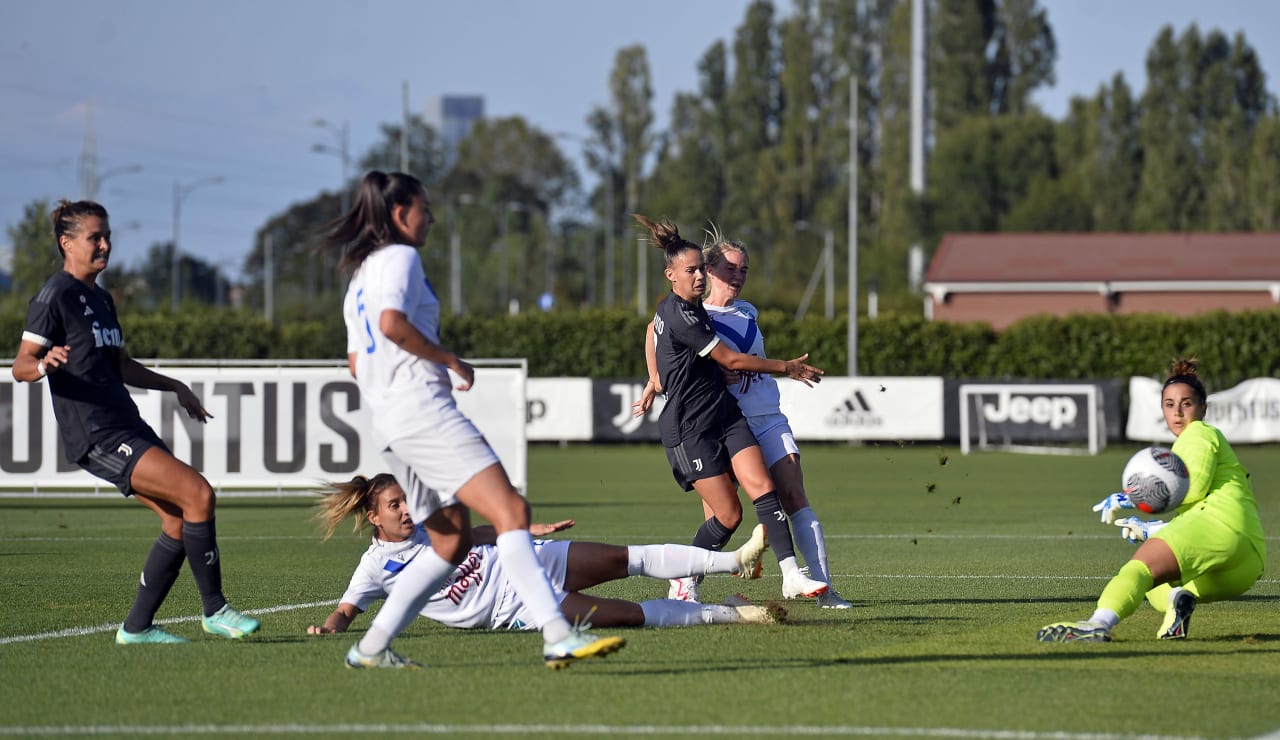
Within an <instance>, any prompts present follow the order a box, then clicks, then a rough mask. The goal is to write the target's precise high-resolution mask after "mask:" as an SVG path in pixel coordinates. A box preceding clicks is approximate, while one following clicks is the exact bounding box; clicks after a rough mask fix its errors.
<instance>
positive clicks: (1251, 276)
mask: <svg viewBox="0 0 1280 740" xmlns="http://www.w3.org/2000/svg"><path fill="white" fill-rule="evenodd" d="M1148 281H1151V282H1170V281H1173V282H1180V281H1197V282H1199V281H1206V282H1220V281H1228V282H1229V281H1250V282H1257V281H1280V233H1261V234H1248V233H1232V234H1214V233H1190V234H1139V233H1105V234H1095V233H1072V234H1061V233H1043V234H1039V233H1023V234H1006V233H1001V234H982V233H959V234H947V235H946V236H944V237H943V238H942V242H941V243H940V244H939V245H938V251H937V253H936V254H934V257H933V260H932V261H931V262H930V263H929V270H928V272H927V274H926V275H925V282H926V283H932V284H935V285H937V284H954V283H1001V282H1009V283H1023V284H1025V283H1042V282H1046V283H1047V282H1052V283H1076V282H1109V283H1110V282H1148Z"/></svg>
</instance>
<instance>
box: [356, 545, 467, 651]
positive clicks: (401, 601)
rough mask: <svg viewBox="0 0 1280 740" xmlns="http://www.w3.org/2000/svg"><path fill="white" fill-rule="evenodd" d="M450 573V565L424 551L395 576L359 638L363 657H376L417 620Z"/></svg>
mask: <svg viewBox="0 0 1280 740" xmlns="http://www.w3.org/2000/svg"><path fill="white" fill-rule="evenodd" d="M453 571H454V565H453V564H452V563H450V562H449V561H448V560H445V559H444V558H442V557H440V556H439V555H437V554H436V551H435V550H432V549H431V548H429V547H428V548H423V550H422V551H421V552H419V553H418V554H417V555H416V556H415V557H414V558H413V560H410V561H409V564H408V565H406V566H405V567H404V570H402V571H400V575H398V576H396V580H395V583H394V584H393V585H392V587H391V593H390V594H388V595H387V600H386V603H384V604H383V605H382V608H381V609H379V610H378V613H377V615H376V616H374V618H373V623H372V624H370V625H369V631H367V632H365V633H364V637H361V638H360V644H359V647H358V648H357V649H358V650H359V651H360V652H362V653H364V654H365V655H377V654H378V653H381V652H382V651H383V650H386V649H387V648H388V647H390V646H391V641H392V640H394V639H395V637H396V635H398V634H400V633H401V632H403V631H404V628H405V627H408V626H409V623H410V622H412V621H413V620H414V619H416V618H417V616H418V613H419V612H421V611H422V608H423V607H425V606H426V605H427V602H428V601H430V600H431V597H432V596H433V595H434V594H435V592H436V591H439V590H440V587H441V586H443V585H444V583H445V581H447V580H449V576H451V575H453Z"/></svg>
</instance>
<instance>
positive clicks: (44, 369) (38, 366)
mask: <svg viewBox="0 0 1280 740" xmlns="http://www.w3.org/2000/svg"><path fill="white" fill-rule="evenodd" d="M36 372H38V373H40V377H44V376H45V375H48V374H49V369H48V368H47V367H45V364H44V360H41V361H39V362H37V363H36Z"/></svg>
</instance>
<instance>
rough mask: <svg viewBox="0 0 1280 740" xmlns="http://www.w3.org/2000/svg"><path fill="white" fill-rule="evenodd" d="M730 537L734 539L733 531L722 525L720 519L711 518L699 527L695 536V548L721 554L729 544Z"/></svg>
mask: <svg viewBox="0 0 1280 740" xmlns="http://www.w3.org/2000/svg"><path fill="white" fill-rule="evenodd" d="M730 537H733V530H732V529H729V528H728V527H726V526H724V525H723V524H721V523H720V520H719V519H716V518H715V517H711V518H710V519H708V520H706V521H705V522H703V523H702V526H701V527H698V533H697V534H695V535H694V536H693V546H694V547H701V548H702V549H704V550H715V551H716V552H720V551H721V550H723V549H724V546H725V545H727V544H729V538H730Z"/></svg>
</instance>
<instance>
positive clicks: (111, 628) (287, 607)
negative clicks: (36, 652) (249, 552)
mask: <svg viewBox="0 0 1280 740" xmlns="http://www.w3.org/2000/svg"><path fill="white" fill-rule="evenodd" d="M337 603H338V600H337V599H329V600H328V601H312V602H310V603H307V604H284V605H282V606H269V607H266V608H265V609H245V610H244V613H245V614H271V613H273V612H290V611H294V610H297V609H310V608H311V607H315V606H334V605H335V604H337ZM198 621H200V618H199V617H169V618H168V619H157V620H156V624H185V623H187V622H198ZM119 628H120V623H119V622H115V623H113V624H100V625H97V626H96V627H68V628H67V629H64V630H57V631H56V632H40V633H37V634H34V635H14V636H13V637H0V645H8V644H10V643H15V642H38V641H40V640H55V639H58V638H61V637H84V636H85V635H97V634H101V633H103V632H115V631H116V630H117V629H119ZM0 731H2V730H0Z"/></svg>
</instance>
